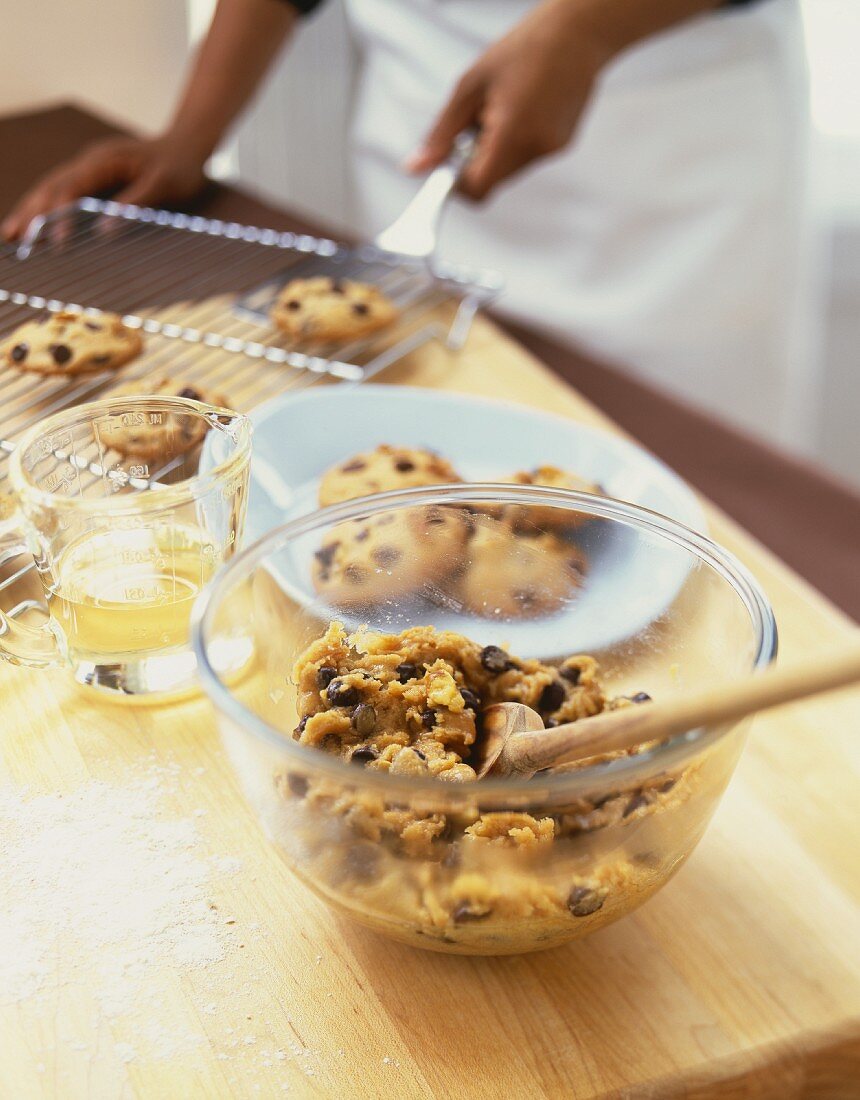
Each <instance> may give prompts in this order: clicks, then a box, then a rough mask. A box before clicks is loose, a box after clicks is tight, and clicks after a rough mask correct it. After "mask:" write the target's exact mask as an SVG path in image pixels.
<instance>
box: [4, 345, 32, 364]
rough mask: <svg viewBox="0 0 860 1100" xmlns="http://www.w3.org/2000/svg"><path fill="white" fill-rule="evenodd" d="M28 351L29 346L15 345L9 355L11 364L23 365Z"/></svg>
mask: <svg viewBox="0 0 860 1100" xmlns="http://www.w3.org/2000/svg"><path fill="white" fill-rule="evenodd" d="M29 350H30V346H29V344H16V345H15V347H14V348H12V350H11V352H10V353H9V354H10V356H11V358H12V362H13V363H23V362H24V360H25V359H26V358H27V352H28V351H29Z"/></svg>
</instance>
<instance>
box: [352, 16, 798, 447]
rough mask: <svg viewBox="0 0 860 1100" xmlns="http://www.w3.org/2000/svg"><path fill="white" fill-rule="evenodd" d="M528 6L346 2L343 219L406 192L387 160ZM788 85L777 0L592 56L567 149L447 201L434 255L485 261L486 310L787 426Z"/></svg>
mask: <svg viewBox="0 0 860 1100" xmlns="http://www.w3.org/2000/svg"><path fill="white" fill-rule="evenodd" d="M532 3H533V0H347V9H348V13H349V15H350V17H351V20H352V24H353V30H354V33H355V35H356V37H357V40H358V43H359V49H360V50H361V53H362V65H361V77H360V81H359V89H358V95H357V99H356V105H355V115H354V120H353V147H352V159H351V165H352V174H353V175H352V195H353V200H354V209H353V210H352V212H351V219H350V220H351V222H352V225H353V227H354V228H355V229H356V230H358V231H359V232H360V233H362V234H363V235H365V236H371V235H373V234H374V233H376V232H377V231H378V230H379V229H380V228H382V227H383V226H385V225H386V224H387V223H388V222H390V221H391V219H392V216H393V214H394V213H395V212H396V211H398V210H400V209H401V208H402V207H403V206H404V205H405V204H406V202H407V201H408V199H409V198H410V196H411V194H412V193H413V192H414V190H415V186H416V184H415V181H414V180H410V179H409V178H408V177H406V176H404V174H403V172H402V170H401V169H400V164H401V162H402V160H403V158H404V157H405V156H406V155H407V154H408V153H410V152H411V151H412V150H413V149H414V148H415V147H416V146H417V144H418V142H419V140H420V138H421V136H422V135H423V134H424V133H425V132H426V131H427V130H428V128H429V127H430V125H431V123H432V121H433V119H434V118H435V116H436V114H437V112H438V111H439V110H440V108H441V107H442V105H443V103H444V101H445V99H446V96H447V95H448V92H449V90H450V89H451V88H452V86H453V85H454V83H455V81H456V80H457V78H458V77H459V76H460V75H461V74H462V72H463V71H464V70H465V69H466V68H467V67H468V66H469V65H470V64H471V63H472V61H473V60H474V59H475V58H476V57H477V56H478V55H479V54H480V53H481V52H482V51H483V50H484V49H485V48H486V47H487V46H488V45H489V44H490V43H491V42H493V41H494V40H496V39H497V38H498V37H500V36H501V35H503V34H505V33H506V32H507V31H508V30H509V29H510V28H511V27H512V26H513V25H514V24H515V23H516V22H517V21H518V20H519V19H521V18H522V16H523V15H524V14H525V13H526V12H527V11H528V10H529V8H530V7H531V6H532ZM805 92H806V84H805V70H804V65H803V48H802V35H801V31H800V20H799V13H798V10H797V6H796V2H795V0H764V2H762V3H759V4H757V5H753V6H752V7H749V8H745V9H744V8H741V9H734V10H727V11H721V12H718V13H715V14H713V15H708V16H703V17H701V18H697V19H695V20H692V21H690V22H689V23H686V24H684V25H683V26H679V27H677V28H674V29H673V30H671V31H669V32H666V33H664V34H661V35H659V36H657V37H654V38H652V39H650V40H649V41H648V42H646V43H643V44H641V45H639V46H637V47H636V48H634V49H632V50H630V51H629V52H628V53H626V54H625V55H623V56H622V57H620V58H619V59H618V60H616V61H615V62H614V63H613V64H612V65H611V66H609V67H608V68H607V70H606V71H605V72H604V74H603V75H602V78H601V81H600V84H599V87H598V90H597V93H596V95H595V96H594V98H593V99H592V102H591V104H590V106H589V108H588V109H587V112H586V115H585V116H584V117H583V119H582V122H581V125H580V127H579V131H578V133H577V135H576V137H575V140H574V142H573V144H572V145H571V146H570V147H569V148H568V149H567V150H565V151H564V152H563V153H561V154H559V155H558V156H556V157H554V158H552V159H551V160H545V161H542V162H540V163H539V164H536V165H534V166H533V167H531V168H530V169H528V170H527V171H526V172H525V173H523V174H522V175H521V176H519V177H517V178H516V180H515V181H514V182H513V183H511V184H510V185H507V186H504V188H503V189H500V190H499V192H498V193H497V195H495V196H494V197H493V198H491V200H490V201H489V202H488V203H486V204H484V205H483V206H475V205H472V204H469V203H467V202H464V201H462V200H456V201H455V202H454V203H453V204H452V206H451V207H450V209H449V210H448V213H447V215H446V219H445V224H444V228H443V233H442V241H441V247H440V253H441V254H442V255H443V256H444V257H445V258H446V259H451V260H462V261H466V262H471V263H477V264H480V265H482V266H486V267H491V268H496V269H498V270H499V271H501V272H502V274H503V275H504V277H505V280H506V293H505V295H504V298H503V301H502V303H501V312H502V313H505V314H507V315H508V316H510V317H512V318H516V319H521V320H523V321H526V322H529V323H531V324H532V325H536V326H538V327H540V328H542V329H543V330H544V331H547V332H549V333H551V334H554V335H555V336H557V337H561V338H562V339H563V340H565V341H567V342H570V343H573V344H576V345H578V346H580V347H582V348H584V349H586V350H588V351H590V352H592V353H594V354H596V355H598V356H599V357H602V358H603V359H605V360H608V361H614V362H616V363H619V364H621V365H624V366H626V367H629V368H632V369H633V370H635V371H637V372H638V373H639V374H641V375H643V376H645V377H647V378H648V379H650V380H651V381H652V382H654V383H657V384H658V385H661V386H663V387H664V388H666V389H667V390H669V391H671V392H673V393H676V394H679V395H681V396H683V397H686V398H687V399H690V400H693V401H695V402H697V403H698V404H700V405H703V406H705V407H708V408H710V409H711V410H712V411H714V412H717V413H722V414H723V415H725V416H727V417H729V418H730V419H733V420H734V421H735V422H737V423H739V424H741V425H746V426H748V427H751V428H753V429H755V430H758V431H760V432H761V431H764V432H766V433H767V434H770V435H771V437H773V438H783V439H786V438H790V437H791V436H794V437H795V442H797V441H798V440H797V433H798V430H799V428H800V421H801V419H802V416H800V415H799V410H802V407H803V405H804V401H803V390H804V387H803V379H802V378H801V377H800V376H799V374H798V373H797V370H796V368H795V367H794V366H793V364H792V362H791V351H792V344H793V339H792V338H793V324H794V322H795V319H796V312H797V298H798V269H799V256H800V247H801V232H800V225H801V221H802V219H801V217H800V213H801V210H802V208H803V204H802V197H803V179H804V172H803V164H804V162H805V155H804V142H805V118H806V108H805V104H806V96H805Z"/></svg>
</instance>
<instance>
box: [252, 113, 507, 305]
mask: <svg viewBox="0 0 860 1100" xmlns="http://www.w3.org/2000/svg"><path fill="white" fill-rule="evenodd" d="M475 139H476V134H475V132H474V131H471V130H465V131H463V133H462V134H460V135H459V136H458V137H457V139H456V141H455V143H454V148H453V150H452V152H451V155H450V157H448V159H447V160H446V161H445V162H444V163H443V164H440V165H439V167H438V168H435V169H434V170H433V171H432V172H431V173H430V175H429V176H428V177H427V179H426V180H425V181H424V183H423V184H422V185H421V187H420V188H419V190H418V192H417V193H416V195H415V196H414V198H413V199H412V201H411V202H410V203H409V205H408V206H407V207H406V209H405V210H404V211H403V213H402V214H400V216H399V217H398V218H397V219H396V220H395V221H394V222H393V223H392V224H391V225H390V226H389V227H388V228H387V229H384V230H383V231H382V232H381V233H379V234H378V235H377V236H376V238H375V239H374V240H373V242H372V243H369V244H364V245H357V246H354V247H350V246H348V245H341V244H337V243H336V242H334V241H318V240H314V239H312V238H302V239H300V241H299V242H298V244H297V252H296V253H295V254H294V257H293V259H292V261H291V263H290V264H289V265H288V266H285V268H284V270H283V272H280V273H279V274H278V275H277V276H276V277H275V278H271V277H270V278H269V279H267V280H266V282H265V283H263V284H261V285H260V286H258V287H255V288H254V289H253V290H252V291H250V292H249V293H248V294H246V295H244V296H243V297H242V298H241V299H240V300H239V301H238V302H237V303H236V305H235V306H234V310H235V312H237V313H239V315H240V316H242V317H243V318H245V319H246V320H253V321H255V322H257V323H260V324H266V323H267V321H268V315H269V311H270V309H271V307H272V304H273V302H274V300H275V297H276V296H277V294H278V291H279V290H280V288H281V287H282V286H283V285H284V283H286V282H288V281H289V280H290V279H299V278H301V279H308V278H314V277H317V276H325V275H327V276H330V277H332V278H336V279H353V280H355V281H356V282H367V283H373V284H374V285H376V286H378V287H380V288H381V289H383V290H384V291H385V293H386V294H387V295H388V296H389V297H390V298H391V299H392V300H393V301H394V302H395V303H396V304H397V305H398V306H400V307H403V306H404V305H406V304H408V303H409V302H411V301H413V300H415V299H416V298H418V297H420V296H421V295H422V294H426V292H427V289H428V287H429V286H430V285H432V284H435V283H439V282H449V283H451V284H454V285H457V284H459V285H461V286H463V287H464V288H465V289H466V290H468V291H473V290H475V291H477V292H478V293H479V294H481V295H483V296H485V297H487V298H490V297H492V296H493V294H494V293H496V292H497V291H498V289H499V283H498V280H492V279H489V277H488V273H486V272H475V271H465V270H463V269H462V268H453V267H450V266H449V265H444V264H435V263H433V262H432V261H433V256H434V253H435V250H436V242H437V234H438V227H439V222H440V219H441V216H442V211H443V209H444V206H445V203H446V201H447V199H448V196H449V195H450V194H451V192H452V190H453V189H454V186H455V185H456V183H457V180H458V179H459V178H460V174H461V172H462V171H463V169H464V167H465V166H466V165H467V164H468V162H469V159H470V157H471V156H472V153H473V151H474V148H475Z"/></svg>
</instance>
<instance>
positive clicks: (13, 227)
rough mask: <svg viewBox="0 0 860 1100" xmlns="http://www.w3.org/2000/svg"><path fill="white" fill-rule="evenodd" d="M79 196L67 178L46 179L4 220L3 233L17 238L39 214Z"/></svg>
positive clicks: (55, 208)
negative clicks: (67, 181) (69, 184)
mask: <svg viewBox="0 0 860 1100" xmlns="http://www.w3.org/2000/svg"><path fill="white" fill-rule="evenodd" d="M76 197H77V196H76V195H75V194H74V191H73V189H71V188H70V187H69V186H68V184H67V183H66V181H65V180H62V179H55V180H46V181H45V182H44V183H43V184H42V185H41V186H39V187H37V188H36V189H35V190H34V191H31V192H29V193H28V194H27V195H25V196H24V198H23V199H22V200H21V201H20V202H19V203H18V205H17V206H16V207H15V209H14V210H13V211H12V212H11V213H10V214H9V216H8V217H7V218H6V219H5V221H4V222H3V225H2V227H0V228H2V233H3V236H4V237H6V238H7V239H8V240H17V239H18V238H20V237H22V236H23V235H24V233H26V231H27V226H28V225H29V224H30V222H31V221H32V220H33V218H35V217H38V216H39V214H50V213H51V211H52V210H57V209H58V208H59V207H61V206H65V205H66V203H69V202H72V201H73V200H74V199H75V198H76Z"/></svg>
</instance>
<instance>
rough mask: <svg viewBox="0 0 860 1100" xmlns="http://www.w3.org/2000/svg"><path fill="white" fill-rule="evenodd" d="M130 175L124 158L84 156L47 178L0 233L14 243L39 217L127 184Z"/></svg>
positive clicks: (13, 213) (25, 199) (55, 170)
mask: <svg viewBox="0 0 860 1100" xmlns="http://www.w3.org/2000/svg"><path fill="white" fill-rule="evenodd" d="M130 171H131V166H130V165H129V164H127V163H125V161H124V158H121V157H117V156H115V155H112V154H101V153H98V152H93V153H89V154H86V153H85V154H83V155H82V156H81V157H79V158H77V159H76V160H74V161H72V162H71V163H70V164H65V165H62V166H61V167H60V168H56V169H54V171H53V172H50V173H48V175H46V176H44V177H43V178H42V179H41V180H40V181H39V182H38V183H37V184H36V186H35V187H34V188H33V189H32V190H31V191H29V192H28V193H27V194H26V195H25V196H24V197H23V198H22V199H21V200H20V202H19V203H18V204H17V206H16V207H15V208H14V209H13V210H12V212H11V213H10V214H9V215H8V217H7V218H6V219H5V220H4V222H3V224H2V227H0V231H2V233H3V235H4V236H5V237H7V238H8V239H9V240H15V239H17V238H18V237H20V236H22V235H23V234H24V233H25V232H26V229H27V226H28V225H29V224H30V222H31V221H32V220H33V218H35V217H37V216H38V215H39V214H50V213H51V211H53V210H56V209H58V208H59V207H61V206H65V205H66V204H67V203H70V202H74V201H75V199H79V198H80V197H81V196H82V195H88V194H97V193H98V192H99V191H103V190H105V189H106V188H108V187H111V186H115V185H116V184H117V183H121V182H125V179H126V178H127V176H128V174H130Z"/></svg>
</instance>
